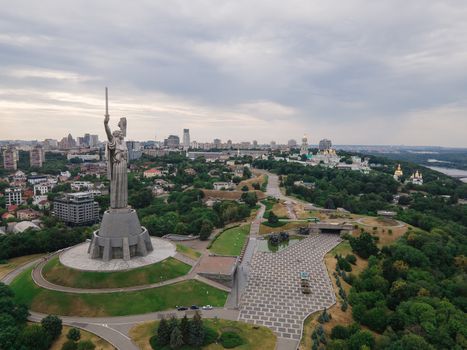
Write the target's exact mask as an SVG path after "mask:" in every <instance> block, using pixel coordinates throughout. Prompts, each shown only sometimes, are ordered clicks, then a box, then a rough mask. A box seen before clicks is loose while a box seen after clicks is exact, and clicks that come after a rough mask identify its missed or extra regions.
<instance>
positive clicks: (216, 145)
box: [213, 139, 222, 149]
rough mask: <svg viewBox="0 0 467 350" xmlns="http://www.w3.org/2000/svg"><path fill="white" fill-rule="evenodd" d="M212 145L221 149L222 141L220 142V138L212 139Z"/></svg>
mask: <svg viewBox="0 0 467 350" xmlns="http://www.w3.org/2000/svg"><path fill="white" fill-rule="evenodd" d="M213 145H214V148H215V149H221V148H222V142H221V140H220V139H214V142H213Z"/></svg>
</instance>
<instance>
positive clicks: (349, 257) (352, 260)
mask: <svg viewBox="0 0 467 350" xmlns="http://www.w3.org/2000/svg"><path fill="white" fill-rule="evenodd" d="M345 260H347V261H348V262H349V263H351V264H352V265H355V263H356V262H357V257H356V256H355V255H353V254H347V255H346V256H345Z"/></svg>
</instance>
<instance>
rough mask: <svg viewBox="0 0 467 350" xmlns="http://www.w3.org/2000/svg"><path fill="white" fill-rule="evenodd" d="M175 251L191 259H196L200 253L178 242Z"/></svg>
mask: <svg viewBox="0 0 467 350" xmlns="http://www.w3.org/2000/svg"><path fill="white" fill-rule="evenodd" d="M177 252H179V253H180V254H183V255H185V256H187V257H189V258H190V259H193V260H198V258H199V257H200V256H201V253H200V252H198V251H197V250H194V249H193V248H190V247H187V246H186V245H183V244H180V243H179V244H177Z"/></svg>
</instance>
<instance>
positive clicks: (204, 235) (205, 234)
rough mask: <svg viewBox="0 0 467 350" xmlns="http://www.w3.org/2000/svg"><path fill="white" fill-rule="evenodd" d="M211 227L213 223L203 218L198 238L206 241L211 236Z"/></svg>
mask: <svg viewBox="0 0 467 350" xmlns="http://www.w3.org/2000/svg"><path fill="white" fill-rule="evenodd" d="M212 229H213V225H212V223H211V222H210V221H208V220H203V224H202V225H201V230H200V231H199V239H200V240H202V241H206V240H208V239H209V236H211V232H212Z"/></svg>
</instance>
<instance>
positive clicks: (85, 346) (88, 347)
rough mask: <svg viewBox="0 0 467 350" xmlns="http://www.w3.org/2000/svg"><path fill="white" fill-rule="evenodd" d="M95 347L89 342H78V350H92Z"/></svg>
mask: <svg viewBox="0 0 467 350" xmlns="http://www.w3.org/2000/svg"><path fill="white" fill-rule="evenodd" d="M95 348H96V346H95V345H94V343H93V342H92V341H90V340H80V341H79V342H78V350H94V349H95Z"/></svg>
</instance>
